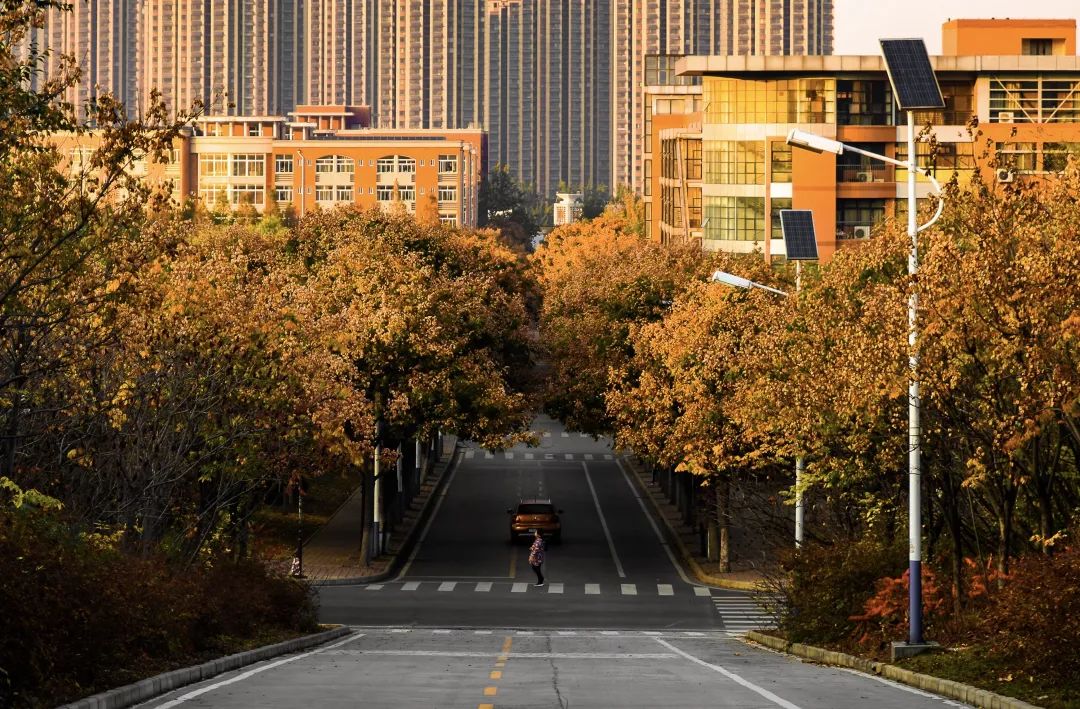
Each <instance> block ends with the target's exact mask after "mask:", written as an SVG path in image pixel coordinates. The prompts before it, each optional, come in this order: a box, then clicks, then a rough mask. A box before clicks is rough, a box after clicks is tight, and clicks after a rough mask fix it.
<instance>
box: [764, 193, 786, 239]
mask: <svg viewBox="0 0 1080 709" xmlns="http://www.w3.org/2000/svg"><path fill="white" fill-rule="evenodd" d="M769 204H770V206H771V210H770V212H771V217H770V219H771V220H772V230H771V231H772V238H774V239H783V238H784V225H783V224H781V223H780V210H781V209H791V198H790V197H773V198H772V199H771V200H769Z"/></svg>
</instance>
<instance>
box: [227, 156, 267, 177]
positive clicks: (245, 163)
mask: <svg viewBox="0 0 1080 709" xmlns="http://www.w3.org/2000/svg"><path fill="white" fill-rule="evenodd" d="M265 173H266V156H265V155H255V154H241V155H233V156H232V174H233V176H234V177H262V176H263V175H264V174H265Z"/></svg>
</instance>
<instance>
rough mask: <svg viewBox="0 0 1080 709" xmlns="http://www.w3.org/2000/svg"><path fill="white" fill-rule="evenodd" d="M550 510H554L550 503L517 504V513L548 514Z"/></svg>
mask: <svg viewBox="0 0 1080 709" xmlns="http://www.w3.org/2000/svg"><path fill="white" fill-rule="evenodd" d="M552 512H554V510H553V509H552V507H551V505H537V504H530V505H518V510H517V513H518V514H519V515H549V514H551V513H552Z"/></svg>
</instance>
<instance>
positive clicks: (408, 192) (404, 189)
mask: <svg viewBox="0 0 1080 709" xmlns="http://www.w3.org/2000/svg"><path fill="white" fill-rule="evenodd" d="M398 199H400V200H401V201H402V202H415V201H416V188H415V187H413V186H412V185H400V186H399V187H398Z"/></svg>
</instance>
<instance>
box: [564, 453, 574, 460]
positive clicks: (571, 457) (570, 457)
mask: <svg viewBox="0 0 1080 709" xmlns="http://www.w3.org/2000/svg"><path fill="white" fill-rule="evenodd" d="M566 459H567V460H573V459H574V454H573V453H567V454H566Z"/></svg>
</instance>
